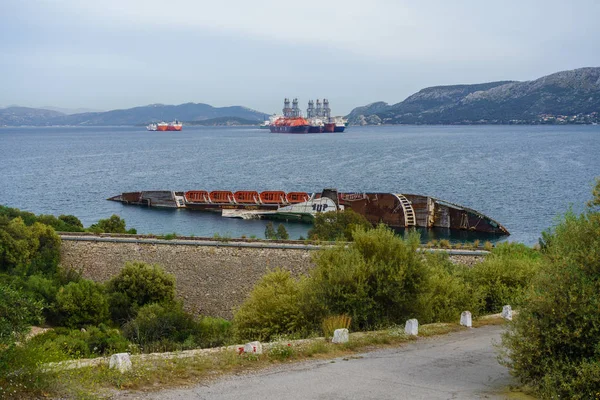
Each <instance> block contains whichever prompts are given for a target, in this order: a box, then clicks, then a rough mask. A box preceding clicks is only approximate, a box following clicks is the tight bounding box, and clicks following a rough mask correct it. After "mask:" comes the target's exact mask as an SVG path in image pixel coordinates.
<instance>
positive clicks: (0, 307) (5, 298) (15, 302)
mask: <svg viewBox="0 0 600 400" xmlns="http://www.w3.org/2000/svg"><path fill="white" fill-rule="evenodd" d="M41 320H42V304H41V302H39V301H35V300H33V299H32V298H31V297H30V296H28V295H27V294H25V293H23V292H21V291H18V290H15V289H14V288H12V287H10V286H7V285H4V284H1V283H0V351H1V350H2V345H11V344H13V343H14V342H15V341H18V340H22V338H23V336H24V335H25V334H26V333H27V332H29V329H30V328H31V325H32V324H36V323H40V322H41Z"/></svg>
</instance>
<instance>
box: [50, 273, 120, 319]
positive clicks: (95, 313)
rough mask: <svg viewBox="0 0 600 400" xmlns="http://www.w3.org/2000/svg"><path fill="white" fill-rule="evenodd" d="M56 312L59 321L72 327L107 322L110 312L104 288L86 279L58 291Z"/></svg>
mask: <svg viewBox="0 0 600 400" xmlns="http://www.w3.org/2000/svg"><path fill="white" fill-rule="evenodd" d="M56 312H57V314H58V319H59V321H60V322H62V323H63V324H64V326H67V327H70V328H78V327H83V326H86V325H98V324H100V323H103V322H106V321H107V320H108V317H109V312H108V299H107V296H106V294H105V292H104V288H103V287H102V285H100V284H98V283H95V282H92V281H90V280H86V279H83V280H81V281H79V282H71V283H69V284H67V285H66V286H63V287H62V288H60V290H59V291H58V293H57V295H56Z"/></svg>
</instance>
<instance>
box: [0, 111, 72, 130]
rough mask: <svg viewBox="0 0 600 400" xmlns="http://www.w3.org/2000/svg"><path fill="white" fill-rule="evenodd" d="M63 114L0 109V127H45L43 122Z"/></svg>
mask: <svg viewBox="0 0 600 400" xmlns="http://www.w3.org/2000/svg"><path fill="white" fill-rule="evenodd" d="M64 115H65V114H63V113H61V112H58V111H50V110H44V109H40V108H29V107H7V108H0V126H20V125H47V124H46V123H44V122H45V121H50V120H52V119H53V118H59V117H61V116H64Z"/></svg>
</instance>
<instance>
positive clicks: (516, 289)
mask: <svg viewBox="0 0 600 400" xmlns="http://www.w3.org/2000/svg"><path fill="white" fill-rule="evenodd" d="M539 268H540V255H539V253H538V252H537V251H535V250H533V249H531V248H529V247H527V246H525V245H523V244H518V243H501V244H499V245H498V246H496V247H495V248H494V249H493V250H492V253H491V254H490V255H488V256H487V257H486V258H485V260H484V261H482V262H480V263H478V264H475V265H474V266H473V267H472V268H470V269H465V270H464V273H463V277H464V279H465V280H466V281H467V282H469V283H470V285H471V286H472V287H473V288H474V289H475V290H477V291H478V292H479V297H480V298H481V300H482V306H483V309H482V311H485V312H490V313H498V312H500V311H501V310H502V306H504V305H506V304H510V305H511V306H513V307H519V306H520V305H521V304H522V303H523V298H524V295H525V292H526V290H527V289H528V287H529V285H530V283H531V280H532V279H533V277H534V275H535V274H536V273H537V272H538V270H539Z"/></svg>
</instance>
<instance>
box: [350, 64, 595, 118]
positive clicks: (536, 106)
mask: <svg viewBox="0 0 600 400" xmlns="http://www.w3.org/2000/svg"><path fill="white" fill-rule="evenodd" d="M599 114H600V68H580V69H575V70H571V71H563V72H557V73H555V74H552V75H548V76H544V77H542V78H539V79H536V80H533V81H526V82H517V81H500V82H490V83H482V84H476V85H453V86H434V87H429V88H426V89H423V90H421V91H419V92H418V93H415V94H413V95H412V96H410V97H408V98H407V99H406V100H404V101H402V102H400V103H397V104H393V105H389V104H387V103H384V102H376V103H372V104H369V105H366V106H363V107H357V108H355V109H354V110H352V112H351V113H350V114H349V115H348V116H347V118H348V120H349V121H350V123H351V124H354V125H379V124H538V123H549V124H551V123H598V122H600V116H599Z"/></svg>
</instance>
